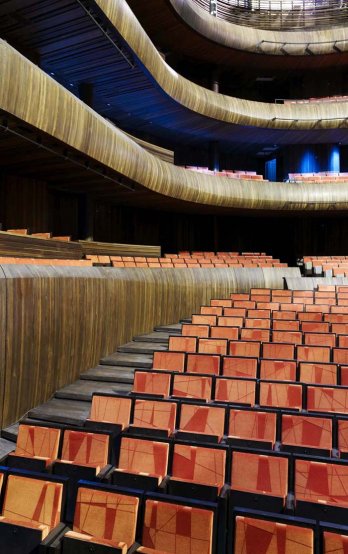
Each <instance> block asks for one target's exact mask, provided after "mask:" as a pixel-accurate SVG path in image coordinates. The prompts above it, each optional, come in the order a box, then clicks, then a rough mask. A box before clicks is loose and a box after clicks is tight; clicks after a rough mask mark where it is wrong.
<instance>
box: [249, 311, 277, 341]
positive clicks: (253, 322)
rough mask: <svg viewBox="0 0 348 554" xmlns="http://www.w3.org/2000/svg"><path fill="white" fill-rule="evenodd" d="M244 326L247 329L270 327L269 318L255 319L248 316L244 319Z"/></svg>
mask: <svg viewBox="0 0 348 554" xmlns="http://www.w3.org/2000/svg"><path fill="white" fill-rule="evenodd" d="M245 327H246V328H247V329H270V328H271V320H270V319H257V318H255V317H252V318H250V317H248V318H246V320H245ZM267 340H269V339H267Z"/></svg>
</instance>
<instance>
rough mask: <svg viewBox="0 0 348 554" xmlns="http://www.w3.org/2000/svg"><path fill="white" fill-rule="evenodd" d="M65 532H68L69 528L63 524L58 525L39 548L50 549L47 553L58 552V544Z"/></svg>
mask: <svg viewBox="0 0 348 554" xmlns="http://www.w3.org/2000/svg"><path fill="white" fill-rule="evenodd" d="M67 531H69V527H67V526H66V525H65V523H59V524H58V525H57V527H55V528H54V529H52V531H51V532H50V533H49V534H48V535H47V537H46V538H45V539H44V540H43V541H42V543H41V546H42V547H44V548H45V547H46V548H47V547H51V548H50V550H49V552H60V543H61V540H62V538H63V537H64V535H65V533H67Z"/></svg>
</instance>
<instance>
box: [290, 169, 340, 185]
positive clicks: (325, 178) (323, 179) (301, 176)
mask: <svg viewBox="0 0 348 554" xmlns="http://www.w3.org/2000/svg"><path fill="white" fill-rule="evenodd" d="M347 178H348V173H346V172H342V173H341V172H339V171H322V172H320V171H319V172H318V173H289V182H290V183H332V182H341V183H344V182H346V181H347Z"/></svg>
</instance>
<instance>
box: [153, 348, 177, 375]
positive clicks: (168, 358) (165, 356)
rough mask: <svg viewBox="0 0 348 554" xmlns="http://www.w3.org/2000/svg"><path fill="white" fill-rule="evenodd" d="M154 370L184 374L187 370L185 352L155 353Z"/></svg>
mask: <svg viewBox="0 0 348 554" xmlns="http://www.w3.org/2000/svg"><path fill="white" fill-rule="evenodd" d="M153 369H156V370H161V369H162V370H164V371H179V372H183V371H184V369H185V353H184V352H154V353H153Z"/></svg>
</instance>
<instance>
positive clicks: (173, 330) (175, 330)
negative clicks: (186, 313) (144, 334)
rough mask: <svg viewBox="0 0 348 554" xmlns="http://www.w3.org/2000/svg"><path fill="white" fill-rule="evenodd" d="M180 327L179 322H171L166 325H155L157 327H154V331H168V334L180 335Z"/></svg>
mask: <svg viewBox="0 0 348 554" xmlns="http://www.w3.org/2000/svg"><path fill="white" fill-rule="evenodd" d="M181 328H182V324H181V323H171V324H168V325H157V327H155V331H156V332H159V333H161V332H164V333H168V334H170V335H176V334H178V335H180V334H181Z"/></svg>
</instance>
